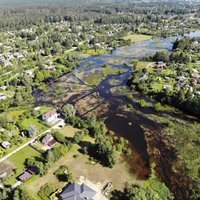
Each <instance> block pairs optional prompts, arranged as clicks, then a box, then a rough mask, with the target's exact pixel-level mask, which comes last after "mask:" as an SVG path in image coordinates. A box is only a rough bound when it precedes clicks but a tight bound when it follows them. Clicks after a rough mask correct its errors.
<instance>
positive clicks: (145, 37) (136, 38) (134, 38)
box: [123, 34, 152, 42]
mask: <svg viewBox="0 0 200 200" xmlns="http://www.w3.org/2000/svg"><path fill="white" fill-rule="evenodd" d="M123 39H124V40H129V39H130V40H131V42H140V41H144V40H150V39H152V36H150V35H143V34H141V35H140V34H131V35H127V36H125V37H123Z"/></svg>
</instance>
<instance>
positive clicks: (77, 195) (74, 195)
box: [60, 183, 96, 200]
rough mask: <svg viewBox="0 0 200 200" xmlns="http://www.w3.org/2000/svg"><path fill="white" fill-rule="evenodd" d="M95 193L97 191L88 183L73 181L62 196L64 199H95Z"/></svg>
mask: <svg viewBox="0 0 200 200" xmlns="http://www.w3.org/2000/svg"><path fill="white" fill-rule="evenodd" d="M95 195H96V191H94V190H93V189H92V188H90V187H89V186H87V185H86V184H84V183H83V184H82V185H79V184H77V183H72V184H71V185H70V186H69V187H68V188H67V189H65V190H64V191H63V192H62V194H61V195H60V196H61V198H62V199H63V200H93V197H94V196H95Z"/></svg>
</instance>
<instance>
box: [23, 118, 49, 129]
mask: <svg viewBox="0 0 200 200" xmlns="http://www.w3.org/2000/svg"><path fill="white" fill-rule="evenodd" d="M22 126H23V128H24V129H26V130H28V129H29V127H30V126H34V127H35V128H36V129H37V130H38V131H39V132H43V131H45V130H46V129H47V127H46V126H45V125H44V124H42V123H41V121H40V120H39V119H38V118H34V117H31V118H27V119H24V120H23V121H22Z"/></svg>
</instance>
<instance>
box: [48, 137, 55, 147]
mask: <svg viewBox="0 0 200 200" xmlns="http://www.w3.org/2000/svg"><path fill="white" fill-rule="evenodd" d="M56 142H57V141H56V140H54V139H53V140H50V141H49V142H48V144H47V145H48V146H50V147H51V146H53V145H54V144H55V143H56Z"/></svg>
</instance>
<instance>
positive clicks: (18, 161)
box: [8, 146, 40, 173]
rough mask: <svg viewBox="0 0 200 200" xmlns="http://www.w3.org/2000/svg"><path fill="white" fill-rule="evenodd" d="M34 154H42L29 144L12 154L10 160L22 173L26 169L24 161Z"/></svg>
mask: <svg viewBox="0 0 200 200" xmlns="http://www.w3.org/2000/svg"><path fill="white" fill-rule="evenodd" d="M34 156H40V154H39V153H38V152H37V151H35V150H34V149H33V148H31V147H30V146H27V147H25V148H23V149H22V150H20V151H18V152H17V153H16V154H14V155H12V156H11V157H10V158H9V159H8V160H9V161H10V162H11V163H12V164H13V166H14V167H15V168H17V171H19V173H21V172H22V171H23V170H24V161H25V160H26V158H30V157H34Z"/></svg>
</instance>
